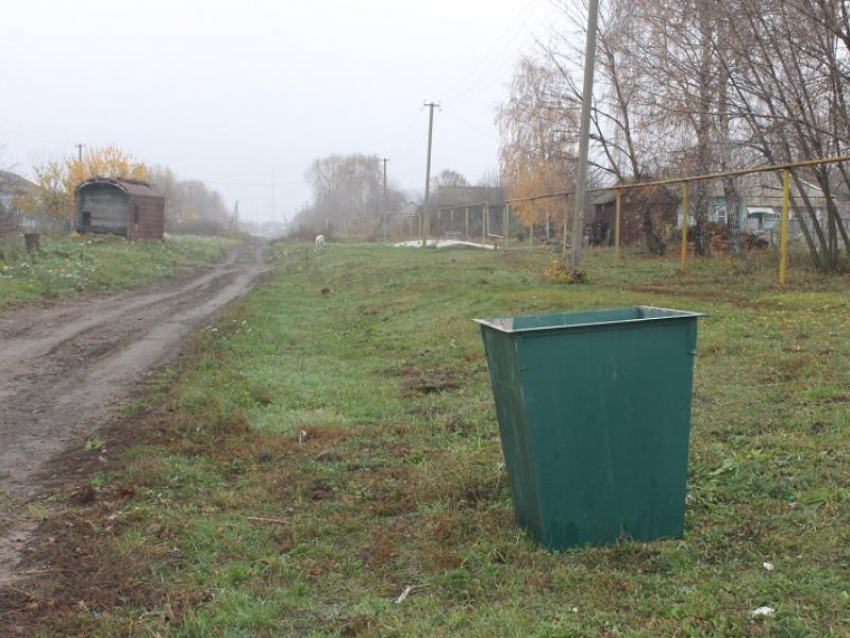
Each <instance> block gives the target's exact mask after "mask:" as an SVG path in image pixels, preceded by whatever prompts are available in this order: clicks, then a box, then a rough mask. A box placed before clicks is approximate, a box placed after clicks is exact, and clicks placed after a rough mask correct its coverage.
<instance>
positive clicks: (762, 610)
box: [750, 605, 776, 618]
mask: <svg viewBox="0 0 850 638" xmlns="http://www.w3.org/2000/svg"><path fill="white" fill-rule="evenodd" d="M775 612H776V610H775V609H774V608H773V607H768V606H767V605H764V606H762V607H756V608H755V609H753V610H752V611H751V612H750V618H765V617H767V616H772V615H773V614H774V613H775Z"/></svg>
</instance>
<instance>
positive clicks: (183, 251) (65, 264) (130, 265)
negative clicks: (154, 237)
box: [0, 235, 236, 308]
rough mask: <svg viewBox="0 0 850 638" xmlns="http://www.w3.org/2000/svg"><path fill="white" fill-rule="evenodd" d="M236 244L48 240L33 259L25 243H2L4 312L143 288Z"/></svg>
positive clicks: (218, 240)
mask: <svg viewBox="0 0 850 638" xmlns="http://www.w3.org/2000/svg"><path fill="white" fill-rule="evenodd" d="M235 244H236V241H235V240H233V239H228V238H222V237H194V236H185V235H175V236H169V237H167V238H166V239H165V241H161V242H160V241H127V240H126V239H123V238H120V237H105V236H94V235H92V236H84V237H49V236H44V237H42V240H41V251H40V252H39V253H37V254H35V255H34V256H30V255H28V254H27V253H26V251H25V250H24V246H23V240H22V239H20V238H14V239H0V308H3V307H4V306H9V305H13V304H19V303H24V302H28V301H38V300H42V299H55V298H57V297H69V296H72V295H76V294H79V293H82V292H95V293H97V292H108V291H112V290H116V289H120V288H130V287H133V286H140V285H144V284H147V283H150V282H152V281H155V280H157V279H161V278H163V277H168V276H169V275H173V274H174V273H176V272H178V271H179V270H181V269H185V268H189V267H192V266H196V265H198V264H201V263H203V262H207V261H212V260H213V259H215V258H217V257H218V256H220V255H221V254H222V253H223V252H224V251H225V250H226V249H228V248H230V247H232V246H234V245H235Z"/></svg>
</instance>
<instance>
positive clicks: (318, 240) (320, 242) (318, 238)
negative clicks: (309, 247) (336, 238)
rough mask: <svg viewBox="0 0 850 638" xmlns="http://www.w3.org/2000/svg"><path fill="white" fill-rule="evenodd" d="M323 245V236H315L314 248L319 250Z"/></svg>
mask: <svg viewBox="0 0 850 638" xmlns="http://www.w3.org/2000/svg"><path fill="white" fill-rule="evenodd" d="M324 245H325V236H324V235H316V248H321V247H322V246H324Z"/></svg>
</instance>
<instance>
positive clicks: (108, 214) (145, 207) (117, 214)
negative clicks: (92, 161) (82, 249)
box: [76, 177, 165, 239]
mask: <svg viewBox="0 0 850 638" xmlns="http://www.w3.org/2000/svg"><path fill="white" fill-rule="evenodd" d="M76 200H77V223H76V227H77V232H80V233H100V234H110V235H121V236H123V237H126V238H127V239H162V237H163V233H164V231H165V198H164V197H162V196H161V195H158V194H157V193H156V192H155V191H154V190H153V189H152V188H151V186H150V184H148V183H147V182H142V181H140V180H135V179H122V178H118V179H112V178H108V177H93V178H92V179H89V180H86V181H85V182H83V183H82V184H80V185H79V186H77V189H76Z"/></svg>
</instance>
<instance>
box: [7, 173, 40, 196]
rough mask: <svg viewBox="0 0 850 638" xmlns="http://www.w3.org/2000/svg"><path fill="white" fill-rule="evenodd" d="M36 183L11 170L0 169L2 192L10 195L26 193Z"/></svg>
mask: <svg viewBox="0 0 850 638" xmlns="http://www.w3.org/2000/svg"><path fill="white" fill-rule="evenodd" d="M34 188H35V184H33V183H32V182H31V181H29V180H28V179H27V178H25V177H21V176H20V175H18V174H17V173H12V172H11V171H0V193H3V194H8V195H26V194H27V193H29V192H30V191H32V189H34Z"/></svg>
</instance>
